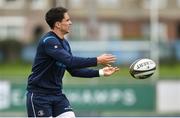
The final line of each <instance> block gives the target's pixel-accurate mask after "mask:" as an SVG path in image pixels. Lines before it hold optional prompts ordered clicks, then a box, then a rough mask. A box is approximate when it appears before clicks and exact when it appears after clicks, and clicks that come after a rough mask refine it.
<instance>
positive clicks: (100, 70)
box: [99, 69, 104, 77]
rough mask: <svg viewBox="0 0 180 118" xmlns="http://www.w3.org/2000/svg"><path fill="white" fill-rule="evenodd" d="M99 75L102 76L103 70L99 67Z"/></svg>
mask: <svg viewBox="0 0 180 118" xmlns="http://www.w3.org/2000/svg"><path fill="white" fill-rule="evenodd" d="M99 76H100V77H102V76H104V71H103V69H99Z"/></svg>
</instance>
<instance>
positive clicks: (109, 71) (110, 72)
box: [102, 65, 119, 76]
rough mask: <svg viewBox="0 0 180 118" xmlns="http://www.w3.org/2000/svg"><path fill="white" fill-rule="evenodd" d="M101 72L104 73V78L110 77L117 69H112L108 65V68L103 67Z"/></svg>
mask: <svg viewBox="0 0 180 118" xmlns="http://www.w3.org/2000/svg"><path fill="white" fill-rule="evenodd" d="M102 70H103V72H104V76H110V75H112V74H113V73H115V72H117V71H119V68H118V67H112V66H111V65H108V66H106V67H104V68H103V69H102Z"/></svg>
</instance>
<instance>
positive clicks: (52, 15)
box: [45, 7, 68, 29]
mask: <svg viewBox="0 0 180 118" xmlns="http://www.w3.org/2000/svg"><path fill="white" fill-rule="evenodd" d="M66 12H68V9H66V8H64V7H55V8H51V9H50V10H49V11H48V12H47V13H46V16H45V20H46V22H47V24H48V25H49V27H50V28H51V29H53V28H54V24H55V23H56V22H57V21H62V19H63V18H64V13H66Z"/></svg>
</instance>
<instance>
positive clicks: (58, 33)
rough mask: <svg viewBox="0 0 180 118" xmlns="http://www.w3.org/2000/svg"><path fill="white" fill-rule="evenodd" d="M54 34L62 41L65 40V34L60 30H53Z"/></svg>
mask: <svg viewBox="0 0 180 118" xmlns="http://www.w3.org/2000/svg"><path fill="white" fill-rule="evenodd" d="M52 32H54V33H55V34H56V35H57V36H58V37H59V38H60V39H62V40H63V39H64V34H63V33H62V32H60V31H59V30H56V29H52Z"/></svg>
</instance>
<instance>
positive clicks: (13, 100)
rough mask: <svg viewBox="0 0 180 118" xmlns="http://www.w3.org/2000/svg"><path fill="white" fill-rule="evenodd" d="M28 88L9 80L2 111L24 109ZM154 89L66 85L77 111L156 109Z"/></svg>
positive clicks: (123, 86) (149, 87)
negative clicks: (11, 82)
mask: <svg viewBox="0 0 180 118" xmlns="http://www.w3.org/2000/svg"><path fill="white" fill-rule="evenodd" d="M25 88H26V86H25V85H24V84H12V85H11V84H7V83H6V85H4V88H3V91H4V92H6V93H3V91H1V92H0V96H1V97H0V98H1V99H2V100H1V101H0V106H1V107H0V112H3V111H8V112H11V111H12V112H25V100H26V91H25ZM1 89H2V86H1ZM6 89H7V90H6ZM155 92H156V91H155V85H152V84H122V85H108V84H107V85H98V86H92V85H88V86H87V85H86V86H85V85H84V86H83V85H81V86H79V85H73V86H70V85H68V86H64V93H65V94H66V96H67V97H68V99H69V100H70V102H71V104H72V107H73V108H74V109H75V110H76V111H89V110H91V111H99V112H101V111H106V110H107V111H114V110H116V111H154V110H155V106H156V96H155V95H156V93H155ZM3 96H4V97H5V96H6V98H3ZM4 103H6V104H4Z"/></svg>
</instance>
